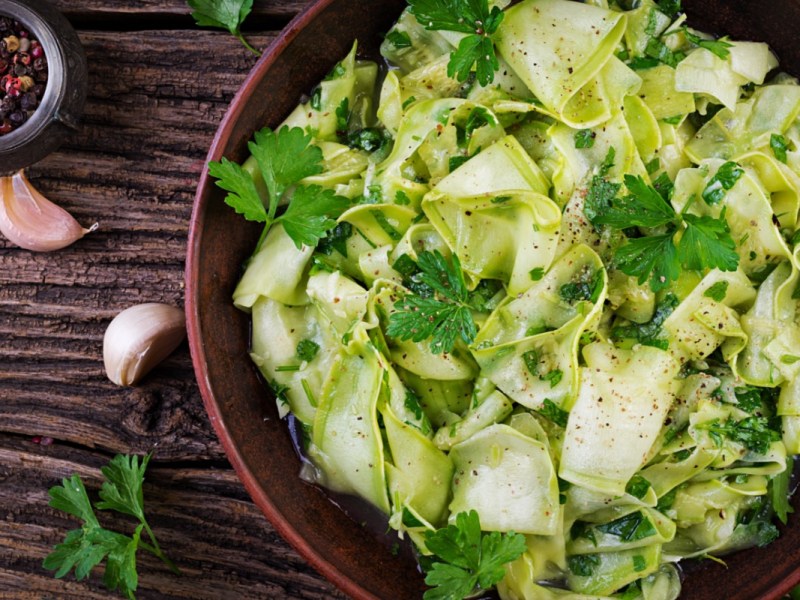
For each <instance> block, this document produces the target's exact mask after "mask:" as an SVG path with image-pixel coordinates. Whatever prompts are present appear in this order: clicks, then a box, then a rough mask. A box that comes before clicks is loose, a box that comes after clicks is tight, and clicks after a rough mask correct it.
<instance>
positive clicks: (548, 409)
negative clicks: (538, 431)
mask: <svg viewBox="0 0 800 600" xmlns="http://www.w3.org/2000/svg"><path fill="white" fill-rule="evenodd" d="M536 412H537V413H539V414H540V415H542V416H543V417H545V418H547V419H550V420H551V421H552V422H553V423H555V424H556V425H558V426H559V427H566V426H567V421H568V420H569V413H568V412H567V411H565V410H564V409H563V408H561V407H560V406H558V405H557V404H556V403H555V402H553V401H552V400H550V399H549V398H545V399H544V402H542V407H541V408H540V409H538V410H537V411H536Z"/></svg>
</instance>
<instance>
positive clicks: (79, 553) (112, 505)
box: [43, 454, 180, 599]
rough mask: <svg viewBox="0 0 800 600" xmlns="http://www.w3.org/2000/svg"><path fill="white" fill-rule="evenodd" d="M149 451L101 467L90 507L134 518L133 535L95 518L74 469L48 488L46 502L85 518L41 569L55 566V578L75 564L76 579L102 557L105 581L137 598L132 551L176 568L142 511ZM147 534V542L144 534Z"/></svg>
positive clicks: (83, 577)
mask: <svg viewBox="0 0 800 600" xmlns="http://www.w3.org/2000/svg"><path fill="white" fill-rule="evenodd" d="M149 462H150V455H147V456H145V457H144V458H142V461H141V463H140V462H139V458H138V457H137V456H124V455H121V454H118V455H117V456H115V457H114V458H113V459H112V460H111V462H109V463H108V465H107V466H105V467H103V468H102V469H101V471H102V473H103V475H105V478H106V480H105V481H104V482H103V486H102V488H101V490H100V502H97V503H95V505H94V507H95V508H97V509H99V510H113V511H115V512H118V513H121V514H125V515H130V516H132V517H135V518H136V519H137V520H138V521H139V524H138V525H137V526H136V529H135V530H134V532H133V535H130V536H129V535H124V534H122V533H117V532H116V531H111V530H108V529H105V528H104V527H102V526H101V525H100V523H99V521H98V520H97V515H96V514H95V511H94V508H93V507H92V502H91V500H89V495H88V494H87V493H86V488H85V487H84V485H83V481H82V480H81V478H80V476H79V475H77V474H74V475H72V477H69V478H65V479H63V480H62V482H61V485H59V486H55V487H52V488H50V491H49V492H48V493H49V495H50V506H52V507H53V508H55V509H57V510H61V511H64V512H66V513H68V514H70V515H73V516H75V517H78V518H79V519H81V520H82V521H83V524H82V525H81V528H80V529H73V530H72V531H70V532H69V533H67V535H66V537H65V538H64V541H63V542H62V543H60V544H58V545H57V546H56V547H55V548H54V549H53V552H51V553H50V554H49V555H48V556H47V557H46V558H45V559H44V563H43V566H44V568H45V569H48V570H54V571H56V573H55V576H56V577H57V578H61V577H64V576H65V575H66V574H67V573H69V572H70V571H71V570H72V569H73V568H74V569H75V578H76V579H77V580H78V581H80V580H81V579H85V578H86V577H88V576H89V573H90V572H91V570H92V569H93V568H94V567H95V566H97V565H98V564H100V563H101V562H103V561H104V560H105V561H106V566H105V575H104V577H103V583H104V584H105V586H106V587H107V588H108V589H109V590H111V591H115V590H119V592H120V593H121V594H122V595H124V596H125V597H126V598H131V599H133V598H135V596H134V592H136V588H137V587H138V583H139V576H138V574H137V572H136V553H137V551H138V550H139V549H143V550H146V551H148V552H150V553H151V554H153V555H155V556H157V557H158V558H160V559H161V560H162V561H164V563H165V564H166V565H167V566H169V568H170V569H172V571H173V572H175V573H180V571H179V570H178V568H177V567H176V566H175V565H174V564H173V562H172V561H171V560H170V559H169V558H167V556H166V555H165V554H164V553H163V552H162V551H161V548H160V547H159V545H158V541H156V537H155V535H154V534H153V530H152V529H151V528H150V525H149V524H148V522H147V519H145V516H144V495H143V492H142V484H143V483H144V472H145V470H146V469H147V465H148V463H149ZM143 534H145V535H146V536H147V539H148V540H149V542H146V541H145V540H144V539H142V535H143Z"/></svg>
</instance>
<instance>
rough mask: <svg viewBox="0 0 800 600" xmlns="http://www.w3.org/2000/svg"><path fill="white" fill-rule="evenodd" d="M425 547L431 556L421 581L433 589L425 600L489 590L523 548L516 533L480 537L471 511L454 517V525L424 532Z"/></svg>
mask: <svg viewBox="0 0 800 600" xmlns="http://www.w3.org/2000/svg"><path fill="white" fill-rule="evenodd" d="M425 546H426V547H427V548H428V550H430V551H431V552H432V553H433V554H434V562H433V563H432V564H431V566H430V567H429V568H428V569H427V574H426V577H425V583H427V584H428V585H430V586H433V587H432V589H430V590H427V591H426V592H425V595H424V596H423V597H424V599H425V600H453V599H461V598H467V597H469V596H470V595H472V594H473V593H475V592H476V591H480V590H489V589H491V588H492V587H494V586H495V584H497V583H498V582H499V581H500V580H501V579H503V577H504V576H505V568H504V565H505V564H506V563H508V562H511V561H512V560H516V559H517V558H519V557H520V555H522V553H523V552H525V549H526V548H527V544H526V542H525V536H523V535H521V534H519V533H514V532H513V531H510V532H508V533H503V534H501V533H500V532H499V531H493V532H491V533H482V532H481V523H480V519H479V517H478V513H477V512H475V511H474V510H471V511H469V512H468V513H466V512H462V513H458V515H456V521H455V524H451V525H448V526H447V527H444V528H442V529H437V530H436V531H428V532H426V534H425Z"/></svg>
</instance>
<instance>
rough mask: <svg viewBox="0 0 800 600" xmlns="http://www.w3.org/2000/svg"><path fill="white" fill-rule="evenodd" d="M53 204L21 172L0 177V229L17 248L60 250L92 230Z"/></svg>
mask: <svg viewBox="0 0 800 600" xmlns="http://www.w3.org/2000/svg"><path fill="white" fill-rule="evenodd" d="M96 227H97V225H95V226H94V227H92V228H91V229H84V228H83V227H81V226H80V224H79V223H78V222H77V221H76V220H75V219H74V217H73V216H72V215H71V214H69V213H68V212H67V211H65V210H64V209H63V208H61V207H60V206H57V205H55V204H53V203H52V202H51V201H50V200H48V199H47V198H45V197H44V196H42V194H41V193H39V192H38V191H37V190H36V188H34V187H33V185H31V183H30V182H29V181H28V178H27V177H25V173H23V172H22V171H20V172H19V173H17V174H16V175H13V176H12V177H0V232H2V234H3V235H4V236H6V237H7V238H8V240H9V241H11V242H12V243H14V244H16V245H17V246H19V247H20V248H25V249H26V250H33V251H35V252H50V251H52V250H60V249H61V248H65V247H67V246H69V245H70V244H72V243H73V242H76V241H77V240H79V239H81V238H82V237H83V236H84V235H86V234H87V233H89V232H90V231H93V230H94V229H95V228H96Z"/></svg>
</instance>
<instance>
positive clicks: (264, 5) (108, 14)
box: [53, 0, 312, 20]
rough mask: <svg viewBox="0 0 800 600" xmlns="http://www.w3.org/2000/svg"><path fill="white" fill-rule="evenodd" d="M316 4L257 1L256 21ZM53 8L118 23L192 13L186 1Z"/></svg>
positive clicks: (68, 0) (65, 2)
mask: <svg viewBox="0 0 800 600" xmlns="http://www.w3.org/2000/svg"><path fill="white" fill-rule="evenodd" d="M311 1H312V0H255V2H254V3H253V12H252V14H253V16H254V17H284V18H285V17H292V16H294V15H295V14H296V13H297V12H299V11H300V10H301V9H303V8H305V7H306V6H307V5H309V4H311ZM53 4H55V6H57V7H58V8H59V10H61V11H62V12H63V13H64V14H65V15H66V16H67V17H68V18H79V19H80V18H85V17H95V18H97V17H101V18H104V19H112V20H117V19H119V18H120V17H123V18H124V17H129V16H138V17H151V16H155V17H158V18H160V19H163V18H164V17H165V16H172V15H185V16H188V15H189V13H190V12H191V9H190V8H189V6H188V5H187V4H186V0H54V2H53Z"/></svg>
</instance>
